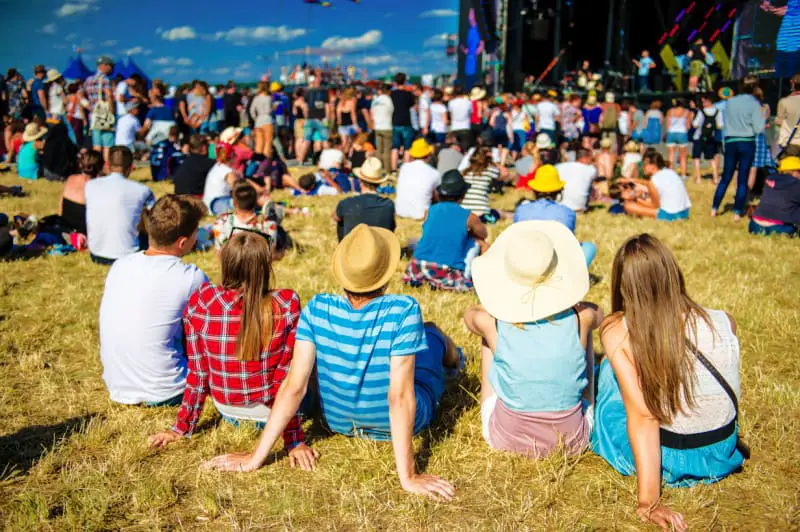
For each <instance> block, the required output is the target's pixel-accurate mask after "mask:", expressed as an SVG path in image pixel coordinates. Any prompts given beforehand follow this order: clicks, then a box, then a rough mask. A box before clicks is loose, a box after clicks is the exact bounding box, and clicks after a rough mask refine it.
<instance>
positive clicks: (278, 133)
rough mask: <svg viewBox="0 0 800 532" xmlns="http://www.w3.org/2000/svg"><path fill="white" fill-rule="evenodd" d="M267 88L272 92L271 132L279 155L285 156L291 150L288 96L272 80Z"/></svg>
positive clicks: (281, 86)
mask: <svg viewBox="0 0 800 532" xmlns="http://www.w3.org/2000/svg"><path fill="white" fill-rule="evenodd" d="M269 90H270V92H271V93H272V120H273V122H274V126H273V132H274V136H275V138H276V140H277V143H275V145H276V147H277V149H278V151H279V153H280V154H281V156H286V155H288V154H289V153H290V151H292V149H293V148H292V147H291V146H290V145H289V144H290V143H289V112H290V107H291V103H290V102H289V97H288V96H287V95H286V94H285V93H284V92H283V85H281V84H280V83H278V82H277V81H273V82H272V83H271V84H270V86H269Z"/></svg>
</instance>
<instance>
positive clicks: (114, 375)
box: [100, 252, 208, 404]
mask: <svg viewBox="0 0 800 532" xmlns="http://www.w3.org/2000/svg"><path fill="white" fill-rule="evenodd" d="M206 281H208V278H207V277H206V275H205V274H204V273H203V272H202V271H201V270H199V269H198V268H197V267H196V266H194V265H192V264H185V263H184V262H182V261H181V259H179V258H178V257H174V256H168V255H157V256H152V257H151V256H148V255H145V253H144V252H140V253H135V254H133V255H128V256H127V257H124V258H122V259H120V260H118V261H117V262H115V263H114V265H113V266H112V267H111V270H110V271H109V272H108V277H107V278H106V285H105V291H104V292H103V300H102V302H101V303H100V360H101V362H102V363H103V380H104V381H105V383H106V387H107V388H108V392H109V395H110V397H111V400H112V401H115V402H117V403H123V404H138V403H144V402H153V403H156V402H161V401H166V400H167V399H171V398H173V397H175V396H177V395H180V394H182V393H183V391H184V388H186V373H187V359H186V353H185V350H184V347H183V312H184V310H185V309H186V305H187V303H188V302H189V296H190V295H191V294H192V293H193V292H194V291H196V290H197V289H198V288H199V287H200V285H202V284H203V283H204V282H206Z"/></svg>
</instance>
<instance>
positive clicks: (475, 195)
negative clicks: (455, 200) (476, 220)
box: [461, 165, 500, 216]
mask: <svg viewBox="0 0 800 532" xmlns="http://www.w3.org/2000/svg"><path fill="white" fill-rule="evenodd" d="M499 177H500V170H498V169H497V167H496V166H494V165H491V166H489V167H488V168H486V170H484V171H483V173H481V174H466V173H465V174H464V181H466V182H467V183H469V184H470V185H472V186H471V187H470V188H469V190H468V191H467V194H466V195H465V196H464V201H462V202H461V206H462V207H464V208H465V209H469V210H470V211H472V212H473V213H474V214H475V215H476V216H483V215H484V214H488V213H489V212H490V211H491V210H492V208H491V207H489V187H491V186H492V181H493V180H495V179H498V178H499Z"/></svg>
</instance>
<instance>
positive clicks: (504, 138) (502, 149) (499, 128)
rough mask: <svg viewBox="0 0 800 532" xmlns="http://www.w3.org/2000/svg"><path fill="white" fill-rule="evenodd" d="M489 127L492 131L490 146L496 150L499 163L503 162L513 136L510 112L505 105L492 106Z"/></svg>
mask: <svg viewBox="0 0 800 532" xmlns="http://www.w3.org/2000/svg"><path fill="white" fill-rule="evenodd" d="M489 127H490V128H491V130H492V144H491V146H493V147H495V148H496V149H497V151H498V153H499V154H500V161H501V162H502V161H505V160H506V157H508V148H509V145H510V144H511V139H512V137H513V134H514V133H513V131H512V129H511V112H510V111H509V109H508V106H507V105H506V104H505V103H498V104H496V105H495V106H494V108H493V109H492V111H491V114H490V115H489Z"/></svg>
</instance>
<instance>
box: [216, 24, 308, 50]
mask: <svg viewBox="0 0 800 532" xmlns="http://www.w3.org/2000/svg"><path fill="white" fill-rule="evenodd" d="M307 34H308V31H307V30H306V29H304V28H291V27H289V26H249V27H248V26H237V27H235V28H231V29H229V30H227V31H218V32H216V33H215V34H213V35H211V36H209V37H210V38H211V39H213V40H217V41H218V40H220V39H225V40H226V41H229V42H231V43H233V44H235V45H237V46H245V45H247V44H254V43H257V42H287V41H291V40H292V39H297V38H298V37H303V36H305V35H307Z"/></svg>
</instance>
